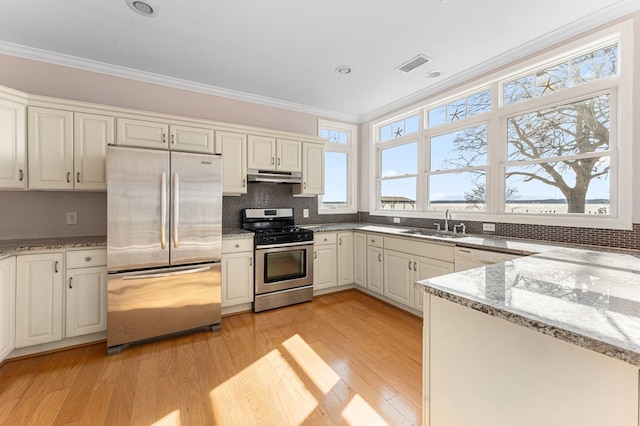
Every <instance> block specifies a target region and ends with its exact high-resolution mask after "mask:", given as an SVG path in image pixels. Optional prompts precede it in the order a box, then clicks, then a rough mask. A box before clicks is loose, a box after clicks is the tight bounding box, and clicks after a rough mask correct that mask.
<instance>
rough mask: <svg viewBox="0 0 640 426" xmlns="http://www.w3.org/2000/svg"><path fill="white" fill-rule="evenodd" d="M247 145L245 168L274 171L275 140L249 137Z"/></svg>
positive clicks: (263, 137)
mask: <svg viewBox="0 0 640 426" xmlns="http://www.w3.org/2000/svg"><path fill="white" fill-rule="evenodd" d="M247 145H248V149H247V153H248V156H247V168H249V169H255V170H275V169H276V139H275V138H268V137H265V136H255V135H249V137H248V139H247Z"/></svg>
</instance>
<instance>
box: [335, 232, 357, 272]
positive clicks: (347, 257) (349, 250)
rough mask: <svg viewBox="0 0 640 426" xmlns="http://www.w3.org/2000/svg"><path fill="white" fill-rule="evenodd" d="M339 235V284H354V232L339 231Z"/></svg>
mask: <svg viewBox="0 0 640 426" xmlns="http://www.w3.org/2000/svg"><path fill="white" fill-rule="evenodd" d="M337 237H338V257H337V272H338V285H348V284H353V268H354V265H353V232H339V233H338V235H337Z"/></svg>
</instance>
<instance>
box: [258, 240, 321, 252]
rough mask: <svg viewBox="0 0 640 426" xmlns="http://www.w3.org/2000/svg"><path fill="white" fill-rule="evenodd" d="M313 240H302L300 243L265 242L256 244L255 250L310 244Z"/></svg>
mask: <svg viewBox="0 0 640 426" xmlns="http://www.w3.org/2000/svg"><path fill="white" fill-rule="evenodd" d="M312 245H313V241H302V242H300V243H281V244H267V245H259V246H256V250H260V249H271V248H284V247H296V246H312Z"/></svg>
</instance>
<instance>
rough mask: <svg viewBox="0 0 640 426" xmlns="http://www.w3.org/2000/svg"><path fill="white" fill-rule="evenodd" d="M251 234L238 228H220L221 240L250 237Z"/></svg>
mask: <svg viewBox="0 0 640 426" xmlns="http://www.w3.org/2000/svg"><path fill="white" fill-rule="evenodd" d="M251 236H253V232H251V231H246V230H244V229H240V228H222V238H241V237H251Z"/></svg>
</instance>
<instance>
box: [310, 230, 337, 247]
mask: <svg viewBox="0 0 640 426" xmlns="http://www.w3.org/2000/svg"><path fill="white" fill-rule="evenodd" d="M336 235H337V234H336V233H335V232H317V233H314V234H313V244H315V245H317V246H322V245H326V244H335V243H336V241H337V238H336Z"/></svg>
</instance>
